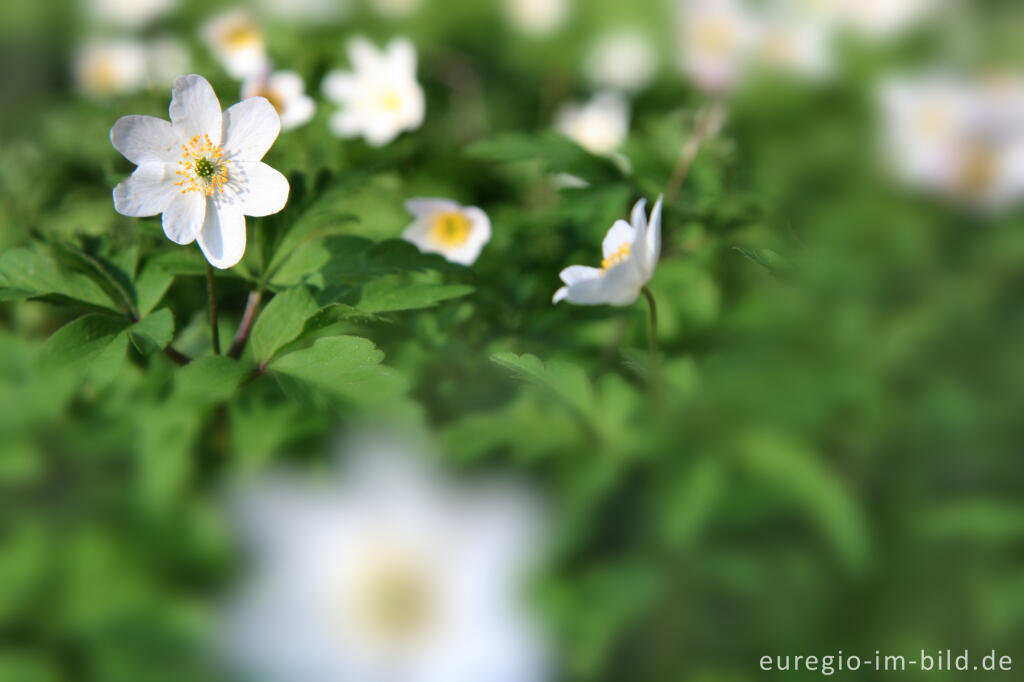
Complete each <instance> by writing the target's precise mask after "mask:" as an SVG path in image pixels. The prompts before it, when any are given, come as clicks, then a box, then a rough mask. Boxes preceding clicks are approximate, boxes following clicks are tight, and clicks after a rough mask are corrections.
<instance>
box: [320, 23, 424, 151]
mask: <svg viewBox="0 0 1024 682" xmlns="http://www.w3.org/2000/svg"><path fill="white" fill-rule="evenodd" d="M348 55H349V60H350V62H351V65H352V70H351V71H341V70H334V71H331V72H329V73H328V74H327V75H326V76H325V77H324V82H323V91H324V95H325V96H326V97H327V98H328V99H330V100H331V101H333V102H335V103H337V104H340V105H341V107H342V108H341V110H339V111H338V112H337V113H335V114H334V115H333V116H332V117H331V120H330V128H331V131H332V132H333V133H334V134H335V135H338V136H339V137H358V136H362V137H363V138H364V139H365V140H366V141H367V143H369V144H371V145H373V146H375V147H380V146H383V145H386V144H388V143H389V142H391V141H392V140H394V139H395V138H396V137H397V136H398V135H399V134H400V133H401V132H403V131H406V130H415V129H416V128H419V127H420V124H422V123H423V115H424V113H425V107H426V105H425V102H424V97H423V89H422V88H421V87H420V84H419V83H418V82H417V81H416V48H415V47H414V46H413V44H412V43H411V42H410V41H409V40H408V39H406V38H396V39H394V40H392V41H391V43H390V44H388V46H387V49H385V50H378V49H377V48H376V47H375V46H374V45H373V43H371V42H370V41H368V40H366V39H365V38H354V39H352V40H351V41H350V42H349V44H348Z"/></svg>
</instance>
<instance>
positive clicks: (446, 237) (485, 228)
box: [402, 199, 491, 265]
mask: <svg viewBox="0 0 1024 682" xmlns="http://www.w3.org/2000/svg"><path fill="white" fill-rule="evenodd" d="M405 208H406V210H408V211H409V213H411V214H412V215H413V217H414V218H415V220H413V222H412V223H411V224H410V225H409V227H407V228H405V231H404V232H403V233H402V239H404V240H406V241H408V242H411V243H413V244H415V245H416V247H417V248H419V250H420V251H424V252H426V253H439V254H441V255H442V256H444V257H445V258H447V259H448V260H450V261H452V262H453V263H461V264H463V265H472V264H473V262H474V261H476V259H477V256H479V255H480V250H481V249H483V247H484V244H486V243H487V242H488V241H490V239H491V221H490V219H489V218H488V217H487V214H486V213H484V212H483V211H482V210H480V209H479V208H477V207H476V206H462V205H460V204H457V203H456V202H454V201H451V200H449V199H410V200H409V201H407V202H405Z"/></svg>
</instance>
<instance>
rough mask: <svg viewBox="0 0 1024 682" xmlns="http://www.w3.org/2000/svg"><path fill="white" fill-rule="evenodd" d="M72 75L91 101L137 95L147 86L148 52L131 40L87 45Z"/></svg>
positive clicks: (78, 53)
mask: <svg viewBox="0 0 1024 682" xmlns="http://www.w3.org/2000/svg"><path fill="white" fill-rule="evenodd" d="M72 71H73V75H74V79H75V85H76V87H77V88H78V90H79V91H80V92H82V93H84V94H86V95H89V96H91V97H106V96H109V95H124V94H128V93H132V92H137V91H139V90H141V89H142V88H143V87H145V85H146V48H145V46H143V45H142V44H141V43H138V42H135V41H131V40H115V41H96V42H91V43H87V44H85V45H83V46H82V47H80V48H79V49H78V50H77V51H76V52H75V56H74V61H73V63H72Z"/></svg>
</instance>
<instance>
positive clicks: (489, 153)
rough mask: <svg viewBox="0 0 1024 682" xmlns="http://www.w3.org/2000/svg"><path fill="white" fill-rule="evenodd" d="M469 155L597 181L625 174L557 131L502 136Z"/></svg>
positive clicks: (476, 146) (475, 147)
mask: <svg viewBox="0 0 1024 682" xmlns="http://www.w3.org/2000/svg"><path fill="white" fill-rule="evenodd" d="M469 155H470V156H472V157H474V158H478V159H483V160H486V161H498V162H501V163H516V162H522V161H540V162H541V163H543V164H544V166H545V167H546V168H547V170H549V171H551V172H564V173H570V174H572V175H579V176H582V177H585V178H587V179H590V180H593V181H608V180H612V179H616V178H621V177H622V172H621V171H620V170H619V169H618V168H617V167H616V166H615V165H614V164H613V163H612V162H611V161H609V160H608V159H606V158H603V157H599V156H594V155H593V154H590V153H588V152H587V151H585V150H584V149H583V148H582V147H580V146H579V145H578V144H576V143H575V142H573V141H572V140H570V139H569V138H567V137H565V136H564V135H562V134H561V133H558V132H555V131H553V130H549V131H545V132H543V133H540V134H531V133H513V132H508V133H499V134H498V135H495V136H494V137H491V138H489V139H486V140H481V141H480V142H477V143H475V144H473V145H471V146H470V147H469Z"/></svg>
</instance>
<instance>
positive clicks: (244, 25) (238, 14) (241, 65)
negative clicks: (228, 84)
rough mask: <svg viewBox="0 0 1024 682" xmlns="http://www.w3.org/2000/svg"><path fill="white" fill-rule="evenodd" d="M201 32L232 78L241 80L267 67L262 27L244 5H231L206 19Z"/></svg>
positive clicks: (204, 40)
mask: <svg viewBox="0 0 1024 682" xmlns="http://www.w3.org/2000/svg"><path fill="white" fill-rule="evenodd" d="M199 34H200V36H201V37H202V39H203V42H205V43H206V45H207V47H209V48H210V51H211V52H212V53H213V55H214V57H216V58H217V60H218V61H219V62H220V63H221V64H222V65H223V67H224V70H225V71H227V72H228V74H229V75H230V76H231V77H232V78H237V79H239V80H241V79H244V78H248V77H250V76H253V75H256V74H259V73H262V72H264V71H266V69H267V65H268V59H267V47H266V41H265V39H264V36H263V28H262V27H261V26H260V25H259V24H258V23H257V22H256V18H255V17H253V15H252V14H250V13H249V12H248V11H246V10H244V9H229V10H227V11H225V12H222V13H220V14H218V15H216V16H214V17H213V18H211V19H209V20H207V21H206V22H205V23H204V24H203V25H202V27H201V28H200V30H199Z"/></svg>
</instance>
